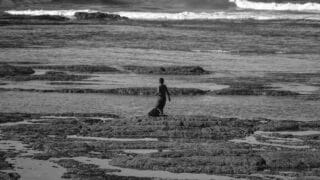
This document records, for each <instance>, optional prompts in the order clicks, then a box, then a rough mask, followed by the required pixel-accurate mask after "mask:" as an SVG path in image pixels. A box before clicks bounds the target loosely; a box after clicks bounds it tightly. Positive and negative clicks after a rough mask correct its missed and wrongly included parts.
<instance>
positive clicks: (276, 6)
mask: <svg viewBox="0 0 320 180" xmlns="http://www.w3.org/2000/svg"><path fill="white" fill-rule="evenodd" d="M229 1H230V2H232V3H235V4H236V6H237V7H238V8H241V9H254V10H271V11H302V12H320V4H319V3H314V2H307V3H302V4H299V3H290V2H288V3H276V2H252V1H248V0H229Z"/></svg>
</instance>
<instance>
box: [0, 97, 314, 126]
mask: <svg viewBox="0 0 320 180" xmlns="http://www.w3.org/2000/svg"><path fill="white" fill-rule="evenodd" d="M0 99H1V100H2V101H1V102H0V109H1V111H2V112H29V113H65V112H78V113H114V114H118V115H120V116H126V117H132V116H137V115H145V114H147V113H148V111H149V110H150V109H151V108H152V107H153V106H155V103H156V97H143V96H141V97H134V96H112V95H103V94H60V93H45V94H42V93H29V92H0ZM165 112H166V113H167V114H170V115H210V116H218V117H239V118H250V119H252V118H258V117H263V118H270V119H279V120H285V119H286V120H288V119H289V120H290V119H291V120H301V121H310V120H319V117H320V101H307V100H301V99H293V98H285V97H264V96H251V97H248V96H196V97H173V99H172V102H170V103H169V102H168V104H167V107H166V109H165Z"/></svg>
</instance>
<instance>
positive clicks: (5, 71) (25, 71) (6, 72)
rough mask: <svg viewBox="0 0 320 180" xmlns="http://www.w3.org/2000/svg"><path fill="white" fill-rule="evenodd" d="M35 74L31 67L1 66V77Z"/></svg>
mask: <svg viewBox="0 0 320 180" xmlns="http://www.w3.org/2000/svg"><path fill="white" fill-rule="evenodd" d="M33 73H34V70H33V69H32V68H30V67H23V66H11V65H8V64H0V77H5V76H18V75H30V74H33Z"/></svg>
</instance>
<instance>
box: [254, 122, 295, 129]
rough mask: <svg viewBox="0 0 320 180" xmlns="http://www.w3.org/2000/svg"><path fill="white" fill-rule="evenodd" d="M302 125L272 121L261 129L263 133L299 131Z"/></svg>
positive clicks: (261, 126)
mask: <svg viewBox="0 0 320 180" xmlns="http://www.w3.org/2000/svg"><path fill="white" fill-rule="evenodd" d="M299 129H300V123H299V122H297V121H270V122H268V123H265V124H262V125H260V127H259V130H261V131H298V130H299Z"/></svg>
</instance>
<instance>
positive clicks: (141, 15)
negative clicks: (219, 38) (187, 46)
mask: <svg viewBox="0 0 320 180" xmlns="http://www.w3.org/2000/svg"><path fill="white" fill-rule="evenodd" d="M76 12H87V13H94V12H98V11H94V10H21V11H20V10H19V11H17V10H10V11H6V13H8V14H11V15H29V16H40V15H50V16H62V17H67V18H69V19H74V18H75V16H74V15H75V13H76ZM106 13H108V12H106ZM112 14H117V15H120V16H122V17H127V18H129V19H137V20H218V19H221V20H224V19H227V20H228V19H230V20H238V19H239V20H246V19H254V20H315V21H320V15H319V14H300V13H299V14H290V13H289V14H288V13H269V12H265V11H261V12H258V11H218V12H211V13H208V12H200V13H196V12H181V13H158V12H133V11H122V12H112Z"/></svg>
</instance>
